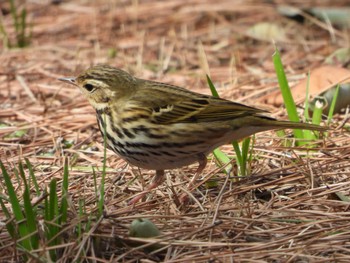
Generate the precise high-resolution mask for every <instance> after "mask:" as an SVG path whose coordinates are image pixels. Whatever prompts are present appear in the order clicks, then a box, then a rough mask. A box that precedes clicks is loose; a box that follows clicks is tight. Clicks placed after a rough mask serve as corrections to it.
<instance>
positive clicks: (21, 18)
mask: <svg viewBox="0 0 350 263" xmlns="http://www.w3.org/2000/svg"><path fill="white" fill-rule="evenodd" d="M8 1H9V3H10V13H11V17H12V21H13V25H14V27H15V35H16V36H15V38H16V44H12V43H11V41H10V39H9V36H8V33H7V31H6V29H5V26H4V24H3V22H2V21H0V33H1V34H2V38H3V44H4V46H6V47H8V48H12V47H20V48H23V47H26V46H28V45H29V43H30V38H31V33H28V22H27V10H26V8H25V7H24V8H22V9H21V10H19V8H18V7H17V6H16V4H15V0H8Z"/></svg>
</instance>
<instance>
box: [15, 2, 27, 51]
mask: <svg viewBox="0 0 350 263" xmlns="http://www.w3.org/2000/svg"><path fill="white" fill-rule="evenodd" d="M26 17H27V11H26V9H23V10H22V13H21V23H20V27H19V28H20V30H19V32H18V37H17V44H18V46H19V47H25V46H26V45H27V41H26V26H27V25H26Z"/></svg>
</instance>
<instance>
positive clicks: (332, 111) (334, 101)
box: [327, 84, 340, 126]
mask: <svg viewBox="0 0 350 263" xmlns="http://www.w3.org/2000/svg"><path fill="white" fill-rule="evenodd" d="M339 89H340V85H339V84H338V85H337V88H336V89H335V92H334V96H333V99H332V102H331V106H330V107H329V112H328V117H327V126H328V125H329V124H330V123H331V121H332V119H333V114H334V109H335V105H336V103H337V99H338V96H339Z"/></svg>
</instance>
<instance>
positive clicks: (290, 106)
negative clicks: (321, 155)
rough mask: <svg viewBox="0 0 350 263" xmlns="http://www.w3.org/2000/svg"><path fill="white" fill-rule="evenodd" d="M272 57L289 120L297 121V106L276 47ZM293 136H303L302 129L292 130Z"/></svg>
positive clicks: (300, 137)
mask: <svg viewBox="0 0 350 263" xmlns="http://www.w3.org/2000/svg"><path fill="white" fill-rule="evenodd" d="M272 58H273V64H274V66H275V71H276V74H277V79H278V83H279V86H280V89H281V93H282V97H283V101H284V104H285V105H286V110H287V113H288V117H289V120H290V121H295V122H299V121H300V120H299V116H298V113H297V108H296V106H295V102H294V99H293V96H292V92H291V90H290V88H289V85H288V81H287V78H286V74H285V72H284V68H283V64H282V61H281V56H280V53H279V51H278V49H277V47H276V48H275V53H274V54H273V56H272ZM294 136H295V138H298V139H303V138H304V136H303V133H302V131H301V130H299V129H295V130H294Z"/></svg>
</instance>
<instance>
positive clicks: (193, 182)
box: [188, 153, 208, 190]
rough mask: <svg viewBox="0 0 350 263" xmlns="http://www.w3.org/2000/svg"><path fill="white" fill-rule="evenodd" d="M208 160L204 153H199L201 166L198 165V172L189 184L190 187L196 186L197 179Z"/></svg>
mask: <svg viewBox="0 0 350 263" xmlns="http://www.w3.org/2000/svg"><path fill="white" fill-rule="evenodd" d="M207 162H208V160H207V157H206V156H205V154H203V153H200V154H198V163H199V166H198V168H197V170H196V173H195V174H194V176H193V178H192V180H191V182H190V183H189V184H188V188H189V189H190V187H192V186H194V184H195V182H196V180H197V179H198V176H199V175H200V174H201V173H202V171H203V170H204V168H205V167H206V166H207ZM191 190H192V189H191Z"/></svg>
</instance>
